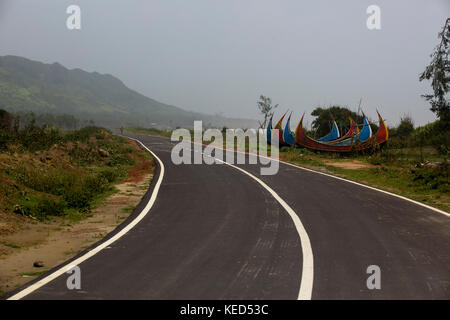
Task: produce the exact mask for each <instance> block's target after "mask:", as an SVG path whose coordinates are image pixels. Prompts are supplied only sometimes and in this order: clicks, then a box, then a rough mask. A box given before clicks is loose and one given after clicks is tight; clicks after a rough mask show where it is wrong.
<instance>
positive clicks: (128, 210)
mask: <svg viewBox="0 0 450 320" xmlns="http://www.w3.org/2000/svg"><path fill="white" fill-rule="evenodd" d="M134 208H136V207H135V206H128V207H124V208H122V209H120V210H121V211H122V212H131V211H133V210H134Z"/></svg>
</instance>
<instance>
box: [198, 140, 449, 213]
mask: <svg viewBox="0 0 450 320" xmlns="http://www.w3.org/2000/svg"><path fill="white" fill-rule="evenodd" d="M192 143H194V144H199V143H197V142H192ZM200 144H201V145H203V146H206V145H205V144H203V143H200ZM217 148H218V149H222V150H224V151H229V152H233V150H231V149H226V148H221V147H217ZM234 152H237V153H243V154H247V155H254V156H257V157H261V158H265V159H270V160H272V161H278V162H279V163H283V164H285V165H288V166H291V167H294V168H297V169H301V170H305V171H309V172H313V173H317V174H321V175H324V176H327V177H330V178H334V179H338V180H341V181H345V182H348V183H353V184H356V185H358V186H361V187H364V188H368V189H371V190H375V191H378V192H382V193H385V194H388V195H390V196H393V197H397V198H400V199H402V200H406V201H409V202H412V203H414V204H417V205H419V206H421V207H424V208H427V209H430V210H432V211H434V212H437V213H440V214H443V215H444V216H447V217H450V213H449V212H446V211H444V210H441V209H437V208H434V207H432V206H429V205H427V204H425V203H422V202H419V201H416V200H413V199H410V198H407V197H404V196H401V195H399V194H395V193H392V192H389V191H385V190H381V189H378V188H375V187H371V186H368V185H365V184H362V183H359V182H356V181H352V180H348V179H345V178H341V177H338V176H334V175H332V174H328V173H324V172H320V171H316V170H313V169H308V168H305V167H301V166H299V165H295V164H293V163H289V162H286V161H283V160H280V159H273V158H270V157H266V156H262V155H259V154H256V153H249V152H242V151H237V150H234Z"/></svg>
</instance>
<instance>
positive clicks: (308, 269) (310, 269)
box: [215, 158, 314, 300]
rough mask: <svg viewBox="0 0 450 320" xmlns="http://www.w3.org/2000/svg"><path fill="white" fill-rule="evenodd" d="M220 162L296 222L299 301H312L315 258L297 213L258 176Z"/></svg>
mask: <svg viewBox="0 0 450 320" xmlns="http://www.w3.org/2000/svg"><path fill="white" fill-rule="evenodd" d="M215 159H217V158H215ZM217 160H218V161H221V162H223V163H224V164H226V165H229V166H230V167H233V168H235V169H237V170H239V171H241V172H243V173H245V174H246V175H248V176H249V177H251V178H252V179H254V180H256V182H258V183H259V184H260V185H261V186H262V187H263V188H264V189H266V190H267V191H268V192H269V193H270V194H271V195H272V196H273V197H274V198H275V199H276V200H277V201H278V202H279V203H280V204H281V206H282V207H283V208H284V210H286V211H287V213H288V214H289V215H290V217H291V219H292V221H293V222H294V225H295V228H296V229H297V232H298V234H299V236H300V244H301V246H302V256H303V260H302V277H301V280H300V289H299V293H298V297H297V299H298V300H311V296H312V289H313V281H314V257H313V252H312V247H311V241H310V240H309V236H308V233H307V232H306V229H305V227H304V226H303V224H302V222H301V221H300V218H299V216H298V215H297V214H296V213H295V211H294V210H293V209H292V208H291V207H290V206H289V205H288V204H287V203H286V201H284V200H283V199H282V198H281V197H280V196H279V195H278V194H277V193H276V192H275V191H274V190H273V189H272V188H270V187H269V186H268V185H267V184H265V183H264V182H263V181H262V180H261V179H259V178H257V177H256V176H254V175H252V174H251V173H249V172H247V171H245V170H244V169H242V168H239V167H237V166H235V165H232V164H230V163H228V162H225V161H223V160H220V159H217Z"/></svg>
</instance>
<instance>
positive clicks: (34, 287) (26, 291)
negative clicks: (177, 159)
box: [8, 138, 164, 300]
mask: <svg viewBox="0 0 450 320" xmlns="http://www.w3.org/2000/svg"><path fill="white" fill-rule="evenodd" d="M129 139H133V138H129ZM133 140H135V141H137V142H139V143H140V144H141V145H142V146H143V147H144V148H145V149H146V150H147V151H148V152H150V153H151V154H152V155H153V156H154V157H155V159H156V160H158V163H159V165H160V172H159V177H158V181H157V182H156V184H155V188H154V189H153V192H152V195H151V197H150V199H149V201H148V202H147V205H146V206H145V208H144V209H142V211H141V212H140V213H139V215H138V216H137V217H136V218H135V219H134V220H133V221H131V222H130V223H129V224H128V225H126V226H125V227H124V228H123V229H122V230H120V231H119V232H118V233H116V234H115V235H114V236H113V237H111V238H110V239H108V240H107V241H105V242H103V243H101V244H100V245H98V246H97V247H95V248H93V249H92V250H90V251H88V252H86V253H85V254H84V255H82V256H81V257H79V258H77V259H76V260H74V261H72V262H70V264H68V265H64V266H62V267H61V268H59V269H58V270H56V271H54V272H53V273H51V274H49V275H48V276H47V277H45V278H43V279H41V280H39V281H37V282H35V283H33V284H32V285H30V286H29V287H26V288H25V289H23V290H22V291H20V292H18V293H16V294H15V295H13V296H11V297H9V298H8V300H19V299H22V298H23V297H25V296H26V295H28V294H30V293H32V292H33V291H35V290H37V289H39V288H40V287H42V286H43V285H45V284H47V283H49V282H50V281H52V280H54V279H56V278H57V277H59V276H60V275H62V274H64V273H65V272H66V271H67V270H68V269H70V267H71V266H74V265H79V264H81V263H82V262H83V261H86V260H87V259H89V258H90V257H92V256H94V255H95V254H97V253H99V252H100V251H101V250H103V249H105V248H107V247H108V246H110V245H111V244H112V243H113V242H115V241H117V240H118V239H120V238H121V237H122V236H124V235H125V234H126V233H127V232H128V231H130V230H131V229H132V228H133V227H134V226H136V225H137V224H138V223H139V222H140V221H141V220H142V219H143V218H144V217H145V216H146V215H147V213H148V212H149V211H150V209H151V208H152V206H153V204H154V203H155V200H156V197H157V195H158V191H159V188H160V186H161V183H162V180H163V177H164V164H163V163H162V161H161V159H159V158H158V157H157V156H156V154H154V153H153V152H152V151H151V150H150V149H149V148H147V147H146V146H145V145H144V144H143V143H142V142H141V141H139V140H137V139H133Z"/></svg>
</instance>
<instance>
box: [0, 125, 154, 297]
mask: <svg viewBox="0 0 450 320" xmlns="http://www.w3.org/2000/svg"><path fill="white" fill-rule="evenodd" d="M33 130H36V131H37V132H39V135H40V136H41V137H42V140H44V141H48V134H51V135H54V140H53V141H52V143H51V144H50V143H49V144H43V143H41V141H40V138H39V137H37V134H33V136H34V138H33V139H30V140H29V141H30V143H31V142H32V144H33V147H31V146H30V145H29V144H27V142H26V141H28V138H27V136H28V135H29V134H31V133H22V134H23V135H24V136H22V137H20V136H13V135H11V136H9V139H8V140H7V143H6V144H4V145H3V146H2V148H1V149H0V296H1V295H2V294H3V293H5V292H8V291H10V290H11V289H13V288H15V287H17V286H19V285H22V284H24V283H25V282H27V281H29V280H32V279H33V278H35V277H36V276H38V275H40V274H42V273H43V272H45V270H48V269H50V268H52V267H53V266H56V265H58V264H59V263H61V262H63V261H65V260H67V259H69V258H70V257H72V256H73V255H75V254H77V253H78V252H80V251H81V250H83V249H85V248H87V247H88V246H89V245H91V244H92V243H94V242H96V241H98V240H99V239H101V238H103V237H104V236H105V235H106V234H108V233H109V232H111V231H112V230H113V229H114V228H115V227H116V226H117V225H119V224H120V223H121V222H123V220H124V219H125V218H126V217H127V216H128V215H129V214H131V212H132V210H133V209H134V208H135V206H136V205H137V204H138V203H139V201H140V199H141V197H142V196H143V194H144V193H145V192H146V190H147V189H148V186H149V184H150V182H151V178H152V175H153V173H154V169H155V166H154V162H153V159H152V157H151V155H150V154H149V153H148V152H144V151H143V150H141V149H140V148H139V146H138V145H137V144H136V143H135V142H134V141H131V140H128V139H125V138H122V137H119V136H115V135H113V134H111V133H110V132H109V131H107V130H105V129H103V128H96V127H88V128H83V129H81V130H77V131H72V132H53V133H50V130H48V129H42V128H35V129H33ZM41 130H44V131H41ZM35 261H44V267H43V268H38V267H35V266H33V265H34V262H35Z"/></svg>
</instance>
